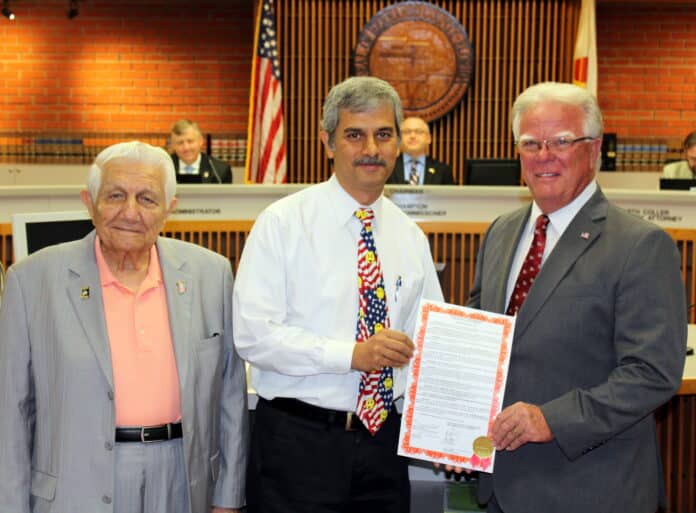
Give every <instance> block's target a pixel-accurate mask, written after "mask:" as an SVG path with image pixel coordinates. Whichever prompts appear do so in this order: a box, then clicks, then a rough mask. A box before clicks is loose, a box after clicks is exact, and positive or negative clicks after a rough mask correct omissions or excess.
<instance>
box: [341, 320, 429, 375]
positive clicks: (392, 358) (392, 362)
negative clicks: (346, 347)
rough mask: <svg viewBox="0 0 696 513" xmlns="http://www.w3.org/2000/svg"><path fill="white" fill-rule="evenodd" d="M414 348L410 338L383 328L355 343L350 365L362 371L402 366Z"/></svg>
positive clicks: (409, 357) (411, 354)
mask: <svg viewBox="0 0 696 513" xmlns="http://www.w3.org/2000/svg"><path fill="white" fill-rule="evenodd" d="M414 348H415V346H414V345H413V342H412V341H411V339H410V338H408V337H407V336H406V335H404V334H403V333H401V332H400V331H395V330H390V329H383V330H381V331H380V332H379V333H375V334H374V335H372V336H371V337H370V338H368V339H367V340H365V341H364V342H359V343H357V344H355V348H354V349H353V359H352V360H351V363H350V366H351V368H352V369H355V370H359V371H364V372H371V371H373V370H377V369H381V368H382V367H397V368H398V367H403V366H404V365H406V364H408V361H409V360H410V359H411V357H412V356H413V350H414Z"/></svg>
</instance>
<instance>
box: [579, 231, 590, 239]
mask: <svg viewBox="0 0 696 513" xmlns="http://www.w3.org/2000/svg"><path fill="white" fill-rule="evenodd" d="M580 238H581V239H585V240H587V239H589V238H590V232H582V233H581V234H580Z"/></svg>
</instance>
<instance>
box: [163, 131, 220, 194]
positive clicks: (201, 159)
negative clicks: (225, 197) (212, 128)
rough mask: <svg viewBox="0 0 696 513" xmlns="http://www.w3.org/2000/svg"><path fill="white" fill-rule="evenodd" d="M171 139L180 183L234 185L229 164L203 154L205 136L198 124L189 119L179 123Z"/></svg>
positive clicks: (173, 157) (173, 158) (177, 178)
mask: <svg viewBox="0 0 696 513" xmlns="http://www.w3.org/2000/svg"><path fill="white" fill-rule="evenodd" d="M170 137H171V147H172V149H173V150H174V153H172V160H173V161H174V168H175V169H176V181H177V182H178V183H232V168H230V166H229V164H227V163H225V162H223V161H222V160H220V159H216V158H215V157H213V156H212V155H206V154H205V153H201V148H202V147H203V134H201V131H200V129H199V128H198V125H197V124H196V123H194V122H193V121H189V120H188V119H182V120H180V121H177V122H176V123H175V124H174V126H173V127H172V132H171V134H170Z"/></svg>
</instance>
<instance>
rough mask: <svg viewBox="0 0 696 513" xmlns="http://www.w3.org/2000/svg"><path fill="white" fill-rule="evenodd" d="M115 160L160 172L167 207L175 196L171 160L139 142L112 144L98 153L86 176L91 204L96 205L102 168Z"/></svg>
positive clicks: (153, 148)
mask: <svg viewBox="0 0 696 513" xmlns="http://www.w3.org/2000/svg"><path fill="white" fill-rule="evenodd" d="M116 160H124V161H127V162H138V163H140V164H148V165H150V166H152V167H154V168H155V169H159V170H160V171H162V176H163V177H164V197H165V201H166V203H167V205H169V203H170V202H171V201H172V199H173V198H174V195H175V194H176V171H175V170H174V163H173V162H172V158H171V157H170V156H169V154H168V153H167V152H166V151H164V150H163V149H162V148H158V147H156V146H151V145H149V144H146V143H144V142H140V141H129V142H122V143H118V144H113V145H111V146H109V147H107V148H104V149H103V150H102V151H100V152H99V155H97V157H96V158H95V159H94V163H93V164H92V165H91V166H90V168H89V172H88V174H87V190H88V191H89V195H90V196H91V197H92V201H93V202H95V203H96V201H97V197H98V195H99V188H100V187H101V181H102V172H103V170H104V168H105V167H106V166H108V165H109V163H111V162H113V161H116Z"/></svg>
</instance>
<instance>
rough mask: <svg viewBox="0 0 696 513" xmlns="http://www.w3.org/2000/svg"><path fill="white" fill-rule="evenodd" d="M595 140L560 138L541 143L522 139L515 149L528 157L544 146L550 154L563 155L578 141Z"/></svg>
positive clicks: (591, 139) (589, 139)
mask: <svg viewBox="0 0 696 513" xmlns="http://www.w3.org/2000/svg"><path fill="white" fill-rule="evenodd" d="M595 139H596V137H589V136H585V137H578V138H577V139H571V138H569V137H565V136H561V137H552V138H551V139H544V140H543V141H539V140H537V139H523V140H521V141H517V147H518V148H519V150H520V152H521V153H526V154H528V155H536V154H537V153H539V152H540V151H541V148H543V147H544V146H546V149H547V150H548V151H550V152H552V153H563V152H565V151H568V150H569V149H570V148H571V146H573V145H574V144H575V143H579V142H580V141H594V140H595Z"/></svg>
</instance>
